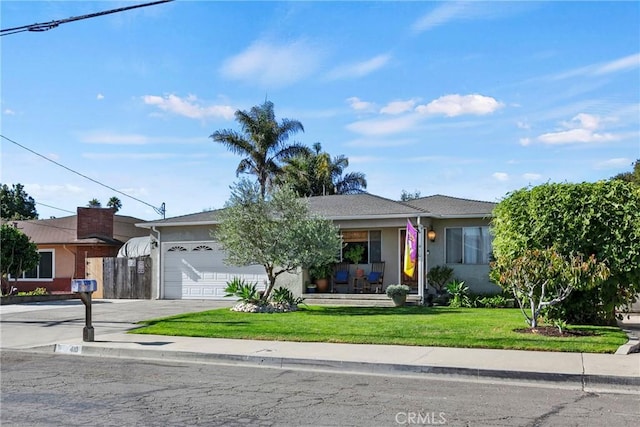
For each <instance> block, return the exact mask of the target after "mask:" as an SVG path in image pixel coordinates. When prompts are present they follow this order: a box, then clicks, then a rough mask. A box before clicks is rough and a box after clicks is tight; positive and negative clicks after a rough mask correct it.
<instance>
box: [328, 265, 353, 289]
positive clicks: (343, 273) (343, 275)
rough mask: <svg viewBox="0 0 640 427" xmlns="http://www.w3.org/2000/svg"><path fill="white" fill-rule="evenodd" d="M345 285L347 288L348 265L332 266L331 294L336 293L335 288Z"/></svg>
mask: <svg viewBox="0 0 640 427" xmlns="http://www.w3.org/2000/svg"><path fill="white" fill-rule="evenodd" d="M338 285H346V287H347V289H348V288H349V263H348V262H339V263H336V264H335V265H334V266H333V275H332V276H331V292H337V290H336V286H338Z"/></svg>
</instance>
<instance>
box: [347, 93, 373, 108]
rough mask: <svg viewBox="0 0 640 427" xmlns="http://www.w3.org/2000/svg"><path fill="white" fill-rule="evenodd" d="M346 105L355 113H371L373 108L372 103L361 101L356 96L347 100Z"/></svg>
mask: <svg viewBox="0 0 640 427" xmlns="http://www.w3.org/2000/svg"><path fill="white" fill-rule="evenodd" d="M347 103H348V104H349V106H350V107H351V108H352V109H353V110H355V111H372V110H373V109H374V108H375V104H373V103H372V102H367V101H363V100H361V99H360V98H358V97H356V96H352V97H351V98H347Z"/></svg>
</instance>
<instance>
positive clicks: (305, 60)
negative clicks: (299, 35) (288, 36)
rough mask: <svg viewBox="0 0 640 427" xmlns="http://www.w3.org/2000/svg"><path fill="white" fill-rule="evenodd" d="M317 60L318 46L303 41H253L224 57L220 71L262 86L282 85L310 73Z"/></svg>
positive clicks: (313, 69) (230, 76) (228, 76)
mask: <svg viewBox="0 0 640 427" xmlns="http://www.w3.org/2000/svg"><path fill="white" fill-rule="evenodd" d="M319 62H320V58H319V56H318V49H317V48H316V47H313V46H311V45H309V44H308V43H306V42H304V41H297V42H294V43H291V44H288V45H277V44H271V43H267V42H264V41H256V42H254V43H253V44H252V45H251V46H249V47H248V48H247V49H246V50H245V51H244V52H241V53H239V54H238V55H236V56H233V57H231V58H229V59H227V60H226V61H225V62H224V64H223V65H222V67H221V69H220V72H221V74H222V75H223V76H224V77H226V78H229V79H232V80H240V81H243V82H245V83H249V84H257V85H259V86H265V87H282V86H287V85H290V84H292V83H295V82H297V81H299V80H302V79H303V78H305V77H307V76H308V75H310V74H311V73H313V72H314V71H315V69H316V67H317V66H318V63H319Z"/></svg>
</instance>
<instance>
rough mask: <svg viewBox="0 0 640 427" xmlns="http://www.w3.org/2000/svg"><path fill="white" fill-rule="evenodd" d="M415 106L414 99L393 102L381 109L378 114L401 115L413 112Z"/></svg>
mask: <svg viewBox="0 0 640 427" xmlns="http://www.w3.org/2000/svg"><path fill="white" fill-rule="evenodd" d="M415 105H416V100H415V99H409V100H407V101H393V102H390V103H388V104H387V105H385V106H384V107H382V109H381V110H380V112H381V113H382V114H402V113H406V112H407V111H411V110H413V107H414V106H415Z"/></svg>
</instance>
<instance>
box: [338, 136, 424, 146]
mask: <svg viewBox="0 0 640 427" xmlns="http://www.w3.org/2000/svg"><path fill="white" fill-rule="evenodd" d="M417 142H418V141H416V140H415V139H413V138H401V139H395V138H382V139H378V138H375V137H372V138H360V139H354V140H351V141H347V142H345V143H344V145H345V146H347V147H359V148H365V147H366V148H373V147H378V148H380V147H403V146H407V145H412V144H416V143H417Z"/></svg>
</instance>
